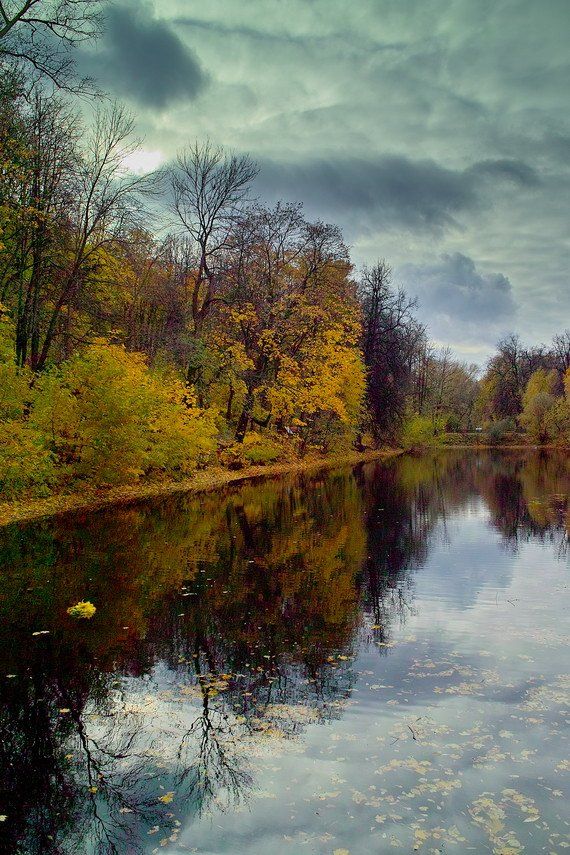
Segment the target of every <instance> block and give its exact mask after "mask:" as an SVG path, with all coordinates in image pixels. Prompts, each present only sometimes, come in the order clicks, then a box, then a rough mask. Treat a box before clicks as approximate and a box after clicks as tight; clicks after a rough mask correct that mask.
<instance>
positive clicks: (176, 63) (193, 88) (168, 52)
mask: <svg viewBox="0 0 570 855" xmlns="http://www.w3.org/2000/svg"><path fill="white" fill-rule="evenodd" d="M80 62H81V65H82V67H85V68H87V70H88V71H89V73H90V74H91V75H92V76H93V77H94V78H95V79H96V80H98V81H99V82H100V83H101V84H102V85H103V87H105V88H109V89H110V90H111V91H112V93H113V94H118V95H121V96H123V97H126V98H128V99H129V100H131V101H135V102H137V103H138V104H140V105H142V106H144V107H148V108H150V109H155V110H162V109H164V108H165V107H167V106H168V105H169V104H170V103H172V102H175V101H178V100H181V99H193V98H195V97H196V95H197V94H198V93H199V92H200V91H201V89H202V88H203V86H204V85H205V82H206V76H205V74H204V72H203V71H202V69H201V67H200V65H199V63H198V61H197V59H196V58H195V57H194V55H193V53H192V52H191V51H190V50H189V48H187V47H186V46H185V45H184V44H183V42H182V41H181V40H180V39H179V38H178V36H177V35H176V33H175V32H174V31H173V29H172V28H171V26H170V25H169V24H168V23H166V22H165V21H161V20H158V19H156V18H155V17H154V16H153V12H152V9H151V7H150V6H149V5H147V4H146V3H144V2H142V3H133V4H127V5H125V4H122V5H112V6H110V7H109V10H108V12H107V15H106V20H105V35H104V38H103V41H102V43H101V44H100V45H99V46H98V49H97V51H96V52H91V53H89V54H85V55H84V56H83V57H81V59H80Z"/></svg>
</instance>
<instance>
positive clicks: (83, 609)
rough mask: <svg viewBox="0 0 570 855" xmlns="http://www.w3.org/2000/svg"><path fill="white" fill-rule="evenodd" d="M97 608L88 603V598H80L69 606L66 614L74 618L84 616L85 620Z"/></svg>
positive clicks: (89, 617)
mask: <svg viewBox="0 0 570 855" xmlns="http://www.w3.org/2000/svg"><path fill="white" fill-rule="evenodd" d="M96 611H97V608H96V607H95V606H94V605H93V603H90V602H89V600H81V602H79V603H76V604H75V605H74V606H70V607H69V608H68V610H67V614H68V615H70V616H71V617H74V618H85V619H86V620H90V619H91V618H92V617H93V615H94V614H95V612H96Z"/></svg>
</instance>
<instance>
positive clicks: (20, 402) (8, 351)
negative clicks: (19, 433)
mask: <svg viewBox="0 0 570 855" xmlns="http://www.w3.org/2000/svg"><path fill="white" fill-rule="evenodd" d="M14 338H15V329H14V324H13V322H12V320H11V318H10V315H9V313H8V312H7V310H6V309H5V308H4V306H2V304H0V420H4V419H16V418H18V417H20V416H21V415H22V414H23V412H24V408H25V402H26V400H27V398H28V397H29V380H30V378H29V372H28V371H27V370H26V369H20V368H18V367H17V366H16V363H15V360H14V344H13V341H14Z"/></svg>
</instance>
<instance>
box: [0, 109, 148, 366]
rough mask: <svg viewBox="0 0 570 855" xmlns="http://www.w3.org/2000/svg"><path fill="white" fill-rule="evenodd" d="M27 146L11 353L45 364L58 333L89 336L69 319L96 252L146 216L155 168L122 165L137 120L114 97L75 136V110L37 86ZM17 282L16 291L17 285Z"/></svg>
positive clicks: (12, 249) (17, 205) (13, 261)
mask: <svg viewBox="0 0 570 855" xmlns="http://www.w3.org/2000/svg"><path fill="white" fill-rule="evenodd" d="M24 119H25V120H26V127H27V129H28V154H27V156H26V157H25V158H24V163H23V166H22V167H21V169H20V177H19V182H18V187H17V188H16V195H15V198H14V201H13V205H14V210H15V211H16V212H17V213H18V216H16V217H13V218H11V220H9V223H8V225H9V228H8V231H7V241H6V242H7V246H6V247H5V252H4V257H5V258H6V263H5V266H4V286H3V290H4V291H5V293H6V294H9V293H10V291H11V292H12V299H13V300H14V302H15V303H16V310H15V311H16V317H17V336H16V357H17V360H18V362H19V364H20V365H24V364H26V363H28V364H29V365H30V367H31V368H32V370H34V371H41V370H42V369H43V368H44V367H45V365H46V363H47V361H48V359H50V358H51V357H52V353H53V349H54V345H55V343H56V342H59V344H60V348H59V354H58V355H59V357H60V358H61V357H62V356H63V357H65V356H67V355H69V353H70V351H71V348H70V347H69V341H70V340H72V339H74V338H78V339H79V343H81V341H83V342H84V341H85V340H86V339H87V338H88V333H89V325H87V329H85V328H84V327H83V328H81V329H80V331H79V336H77V331H76V330H75V329H74V316H75V315H78V316H80V317H81V315H82V312H83V308H84V306H83V302H84V300H85V297H86V291H87V289H88V287H89V286H90V285H91V284H92V283H93V280H94V278H95V277H96V274H97V271H98V268H99V266H100V264H101V260H102V253H103V251H104V250H106V249H108V248H109V247H113V246H116V245H118V244H122V243H125V242H127V241H128V240H129V238H130V237H131V236H132V234H133V230H134V229H136V227H137V226H139V225H140V224H141V223H142V221H143V215H144V200H145V198H146V196H147V195H148V194H149V193H152V192H153V189H154V187H155V178H154V176H152V175H151V176H137V175H133V174H132V173H129V172H128V171H127V170H126V169H125V166H124V163H125V159H126V158H127V157H128V156H129V154H131V153H132V152H133V151H134V150H135V149H136V146H137V144H138V143H137V141H135V140H134V139H133V137H132V132H133V120H132V118H131V117H130V116H129V115H128V114H127V113H126V112H125V110H124V109H123V108H122V107H119V106H118V105H116V104H115V105H111V106H110V107H109V108H106V109H101V110H98V111H97V113H96V115H95V119H94V124H93V129H92V131H91V133H90V134H89V135H88V136H87V138H86V140H85V142H81V141H80V140H79V134H80V132H79V125H78V122H77V118H76V117H75V115H74V114H73V113H71V112H70V111H69V110H68V108H67V107H66V105H65V104H64V103H63V102H61V101H60V100H58V99H47V98H45V97H44V96H42V95H41V94H36V96H35V98H34V102H33V108H32V111H31V114H30V115H29V116H24ZM14 292H15V293H14Z"/></svg>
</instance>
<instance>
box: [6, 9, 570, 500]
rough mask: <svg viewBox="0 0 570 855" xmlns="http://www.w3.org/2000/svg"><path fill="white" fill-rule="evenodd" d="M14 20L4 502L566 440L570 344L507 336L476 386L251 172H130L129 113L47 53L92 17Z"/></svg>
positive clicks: (249, 167) (204, 147) (330, 233)
mask: <svg viewBox="0 0 570 855" xmlns="http://www.w3.org/2000/svg"><path fill="white" fill-rule="evenodd" d="M21 5H22V14H21V15H20V17H19V18H18V19H17V20H16V19H13V20H12V19H10V21H8V20H7V18H6V17H5V25H4V26H3V27H1V26H0V42H1V44H2V53H1V55H0V60H1V67H0V71H1V81H0V169H1V184H0V488H1V490H2V494H3V496H5V497H11V496H12V497H13V496H21V495H46V494H47V493H49V492H50V491H54V490H63V489H70V488H72V489H81V485H82V484H87V483H89V484H91V485H97V486H104V485H110V484H123V483H131V482H133V483H134V482H137V481H140V479H143V478H157V477H158V478H160V477H170V478H172V477H183V476H186V475H188V474H189V473H191V472H192V471H194V470H195V469H196V468H198V467H204V466H207V465H213V464H216V465H221V466H225V467H228V468H230V469H239V468H242V467H244V466H247V465H248V464H266V463H271V462H275V461H279V460H285V461H286V460H290V459H293V458H295V459H296V458H300V457H304V456H305V455H311V454H312V455H316V454H325V455H326V454H342V453H344V452H345V451H348V450H350V449H357V450H364V449H371V448H379V447H383V446H389V445H390V446H401V447H404V448H416V447H421V446H426V445H437V444H451V445H454V444H473V443H484V444H505V443H506V444H509V443H510V444H513V443H515V444H516V443H518V444H524V443H530V444H542V445H564V444H567V443H568V442H569V440H570V332H569V331H566V332H564V333H561V334H560V335H558V336H556V337H555V338H554V340H553V342H552V343H551V344H550V345H549V346H540V347H537V346H526V345H525V344H524V343H523V342H521V341H520V340H519V338H518V337H517V336H515V335H512V336H509V337H508V338H506V339H504V340H502V341H501V342H499V344H498V345H497V351H496V354H495V355H494V356H493V357H492V358H491V359H490V360H489V362H488V365H487V367H486V369H485V370H484V372H483V373H482V376H480V372H479V369H478V367H477V366H476V365H470V364H465V363H463V362H460V361H458V360H457V359H455V358H454V357H453V355H452V352H451V350H450V349H449V348H444V347H438V346H435V345H434V344H433V343H432V342H431V341H430V336H429V330H427V329H426V327H425V326H424V325H423V324H422V323H420V322H419V320H418V318H417V304H416V301H415V300H414V299H412V298H411V297H410V296H409V295H407V294H406V293H405V291H404V290H403V289H401V288H400V287H398V285H397V283H396V282H394V279H393V275H392V271H391V268H390V265H389V264H388V263H387V262H386V261H385V260H384V259H380V260H379V261H378V262H377V263H376V264H375V265H373V266H370V267H364V268H362V269H357V268H356V267H355V266H354V264H353V263H352V261H351V258H350V253H349V248H348V246H347V245H346V243H345V241H344V239H343V235H342V233H341V231H340V229H339V228H338V227H337V226H335V225H333V224H329V223H325V222H321V221H311V220H310V219H308V218H307V216H306V215H305V213H304V210H303V206H302V204H301V203H300V202H298V201H280V202H279V203H277V204H275V205H273V206H271V207H268V206H266V205H264V204H263V203H262V202H260V201H259V200H258V199H257V198H256V196H255V187H254V183H255V178H256V175H257V172H258V167H257V165H256V163H255V162H254V161H253V160H252V159H251V158H250V157H249V156H247V155H244V154H240V153H235V152H232V151H225V150H222V149H221V148H218V147H216V146H215V145H214V144H212V143H210V142H208V141H205V142H204V141H198V142H193V141H189V143H188V145H187V147H186V148H185V149H184V150H182V151H180V153H179V155H178V156H177V158H176V160H175V161H174V162H172V163H170V164H168V166H167V167H165V168H162V169H160V170H158V171H155V172H152V173H150V174H148V173H147V174H140V172H139V171H135V170H133V168H132V167H131V166H130V164H132V163H133V162H134V161H133V156H134V155H136V152H137V151H139V150H140V146H141V140H139V139H138V138H137V137H136V133H135V119H134V117H133V116H131V115H129V113H128V111H127V110H126V109H125V108H124V107H123V106H122V105H121V104H119V103H114V102H110V101H108V100H107V99H105V98H104V97H101V96H93V93H91V92H90V91H89V87H88V84H86V83H85V82H83V81H75V82H74V78H73V76H72V65H71V64H70V63H71V60H70V59H69V56H68V54H67V53H66V52H65V51H63V53H60V52H58V49H57V40H58V39H60V40H62V41H63V42H64V43H66V40H67V42H69V44H73V43H74V41H76V40H78V39H82V38H90V37H91V35H92V33H91V29H90V28H92V27H96V26H97V23H96V20H95V19H94V18H91V17H90V16H89V11H88V10H89V5H90V4H84V3H81V2H79V3H74V4H69V3H65V2H62V3H55V4H52V9H53V11H54V15H57V14H59V12H60V11H61V10H62V9H63V10H64V11H65V10H66V12H65V14H66V15H67V17H63V18H61V19H57V17H56V18H54V20H51V21H47V22H46V21H41V20H39V21H35V20H34V19H33V17H30V15H31V14H32V13H31V12H30V11H29V10H30V8H32V9H33V7H34V6H35V4H34V3H24V4H21ZM91 5H93V4H91ZM24 7H25V8H24ZM73 15H75V16H76V18H75V19H74V18H73ZM26 16H28V17H26ZM70 16H71V17H70ZM30 21H31V23H29V22H30ZM28 25H29V26H28ZM26 26H28V30H29V28H30V27H31V30H29V32H31V33H32V35H31V36H30V35H29V33H28V30H26ZM42 27H44V29H46V28H47V30H49V32H50V33H51V38H50V39H45V38H44V40H43V41H42V40H41V39H40V38H39V37H38V36H37V33H38V32H39V33H41V32H42ZM16 31H17V34H18V39H19V42H17V41H14V38H15V35H14V34H15V33H16ZM27 33H28V35H27ZM26 38H27V39H28V40H27V41H26ZM54 44H55V47H54ZM18 45H19V47H18ZM67 46H68V45H67ZM78 93H79V94H80V95H82V96H84V97H83V101H81V102H80V103H81V109H80V107H78V106H77V104H78V100H77V97H76V96H77V94H78ZM86 102H88V107H85V103H86Z"/></svg>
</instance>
